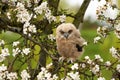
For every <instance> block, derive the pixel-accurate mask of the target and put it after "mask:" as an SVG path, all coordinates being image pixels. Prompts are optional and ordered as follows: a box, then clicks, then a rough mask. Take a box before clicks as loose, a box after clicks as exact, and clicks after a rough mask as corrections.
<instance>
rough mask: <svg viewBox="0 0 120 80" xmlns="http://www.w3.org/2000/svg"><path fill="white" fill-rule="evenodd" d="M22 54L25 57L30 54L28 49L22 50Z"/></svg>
mask: <svg viewBox="0 0 120 80" xmlns="http://www.w3.org/2000/svg"><path fill="white" fill-rule="evenodd" d="M22 52H23V53H24V54H25V55H28V54H29V53H30V48H25V49H23V50H22Z"/></svg>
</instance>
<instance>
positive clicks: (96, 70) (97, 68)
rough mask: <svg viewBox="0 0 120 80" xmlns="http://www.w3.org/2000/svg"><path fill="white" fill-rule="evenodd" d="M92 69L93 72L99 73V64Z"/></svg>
mask: <svg viewBox="0 0 120 80" xmlns="http://www.w3.org/2000/svg"><path fill="white" fill-rule="evenodd" d="M91 71H92V72H93V74H97V73H98V72H99V71H100V68H99V65H97V64H96V65H95V66H94V67H93V68H92V69H91Z"/></svg>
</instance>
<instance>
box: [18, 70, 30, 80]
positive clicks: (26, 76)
mask: <svg viewBox="0 0 120 80" xmlns="http://www.w3.org/2000/svg"><path fill="white" fill-rule="evenodd" d="M20 76H21V78H22V80H29V78H30V75H29V73H28V72H27V71H26V70H23V71H22V72H21V75H20Z"/></svg>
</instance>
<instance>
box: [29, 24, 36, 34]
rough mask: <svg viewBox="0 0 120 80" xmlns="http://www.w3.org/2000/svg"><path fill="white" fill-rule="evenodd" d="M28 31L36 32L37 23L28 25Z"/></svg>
mask: <svg viewBox="0 0 120 80" xmlns="http://www.w3.org/2000/svg"><path fill="white" fill-rule="evenodd" d="M28 31H29V32H32V33H36V32H37V31H36V27H35V25H30V26H29V27H28Z"/></svg>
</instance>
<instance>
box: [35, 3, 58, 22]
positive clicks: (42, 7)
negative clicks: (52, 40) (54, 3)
mask: <svg viewBox="0 0 120 80" xmlns="http://www.w3.org/2000/svg"><path fill="white" fill-rule="evenodd" d="M47 4H48V3H47V2H43V3H41V5H40V6H38V7H36V8H34V11H35V12H36V13H37V14H42V13H44V15H45V16H44V17H45V18H46V19H47V20H48V21H49V23H51V22H52V21H56V20H57V19H56V17H55V16H53V15H52V13H51V10H50V9H49V8H48V6H47Z"/></svg>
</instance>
